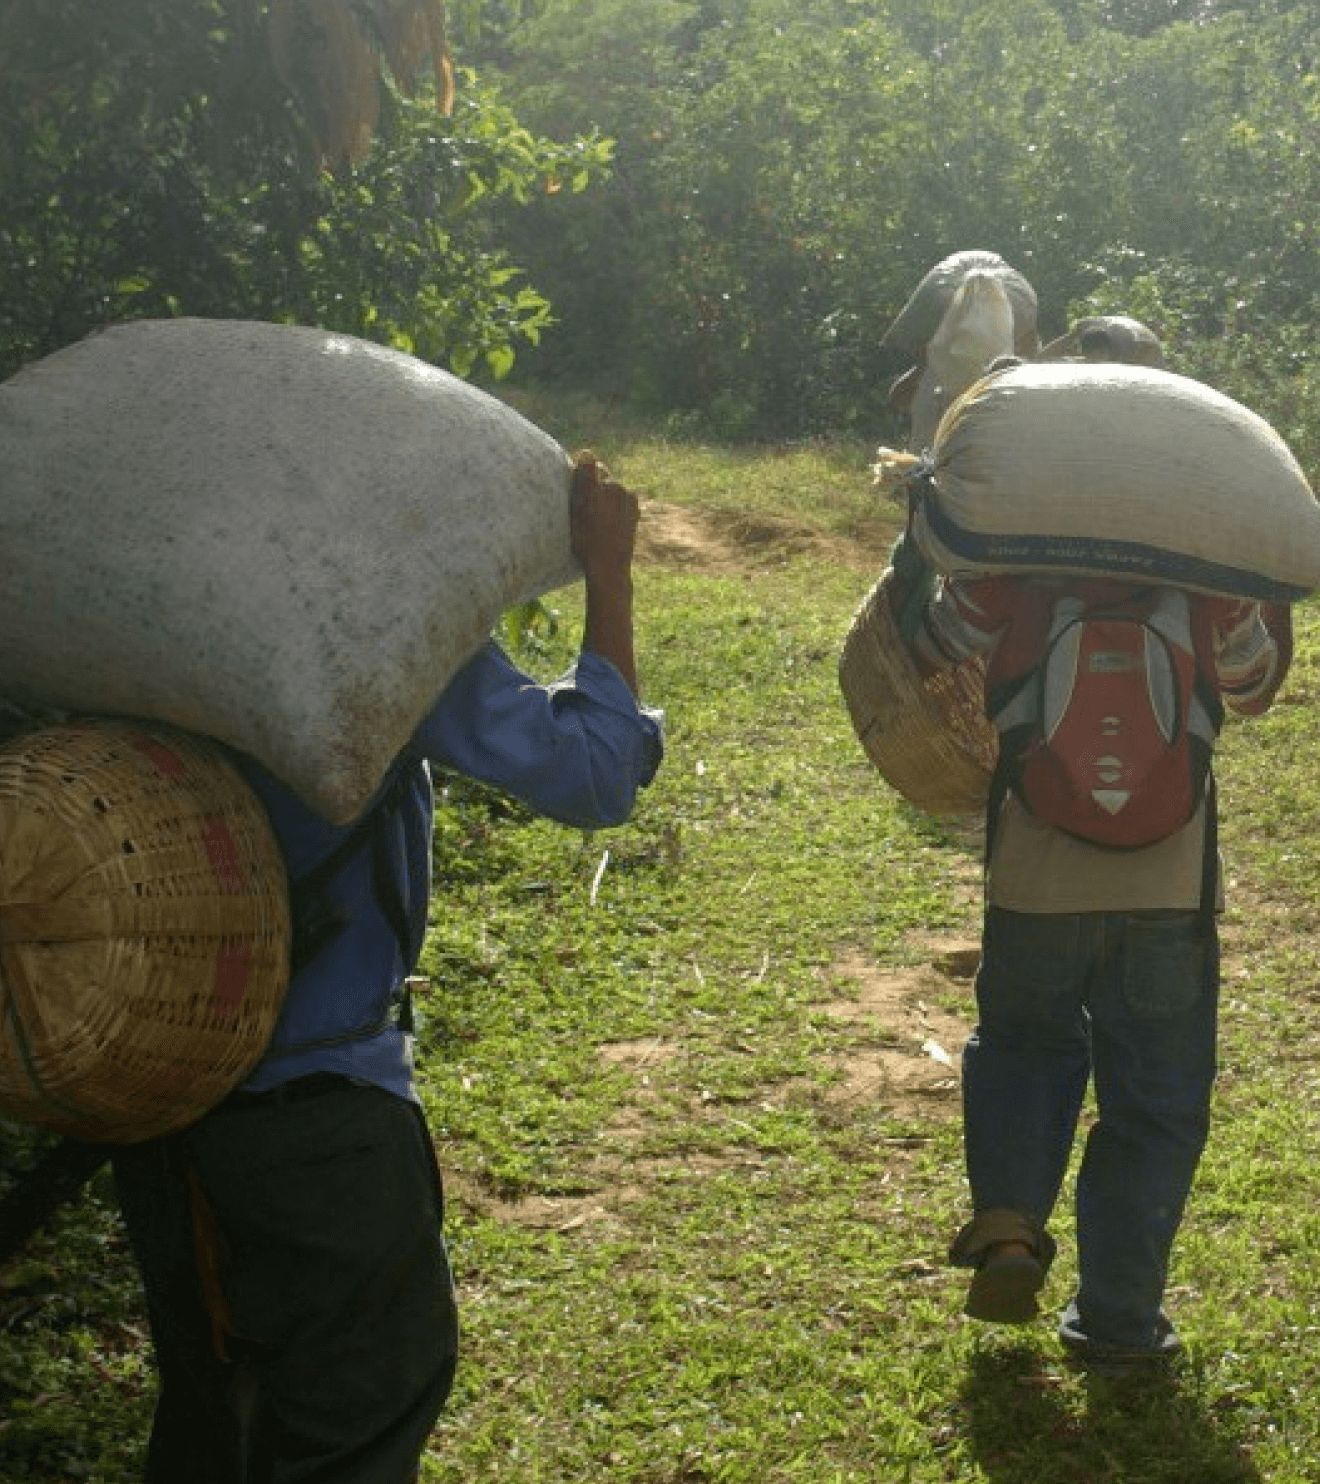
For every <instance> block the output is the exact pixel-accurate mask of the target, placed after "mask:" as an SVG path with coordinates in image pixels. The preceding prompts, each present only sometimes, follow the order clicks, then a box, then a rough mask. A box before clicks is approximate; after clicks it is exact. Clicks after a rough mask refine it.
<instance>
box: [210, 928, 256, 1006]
mask: <svg viewBox="0 0 1320 1484" xmlns="http://www.w3.org/2000/svg"><path fill="white" fill-rule="evenodd" d="M251 977H252V949H251V947H250V946H249V945H248V944H247V943H222V944H221V945H220V951H219V953H217V954H216V956H215V989H214V991H213V992H212V995H211V1006H212V1008H213V1009H214V1010H215V1013H216V1014H217V1015H220V1016H225V1015H232V1014H233V1013H234V1011H235V1010H237V1009H238V1007H239V1006H240V1005H241V1004H242V1003H243V996H244V995H245V994H246V993H247V986H248V980H249V979H250V978H251Z"/></svg>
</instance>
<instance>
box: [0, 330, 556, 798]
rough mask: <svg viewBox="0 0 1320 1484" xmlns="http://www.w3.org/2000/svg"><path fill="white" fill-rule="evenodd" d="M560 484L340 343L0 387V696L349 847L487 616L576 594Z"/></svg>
mask: <svg viewBox="0 0 1320 1484" xmlns="http://www.w3.org/2000/svg"><path fill="white" fill-rule="evenodd" d="M571 467H572V466H571V461H570V459H569V457H568V455H567V454H566V453H565V452H564V450H563V449H562V448H560V447H559V445H558V444H557V443H556V442H555V441H554V440H553V439H552V438H551V437H550V436H549V435H548V434H546V433H544V432H543V431H542V430H541V429H539V428H537V427H535V426H534V425H533V424H532V423H530V422H528V421H527V420H526V419H525V418H523V417H521V416H520V415H519V414H517V413H516V412H514V411H513V410H512V409H511V408H509V407H507V406H506V405H505V404H504V403H502V402H500V401H498V400H497V399H496V398H494V397H491V396H488V395H487V394H485V393H483V392H481V391H479V390H478V389H476V388H474V387H472V386H469V385H468V384H466V383H465V382H463V381H460V380H459V379H457V378H456V377H453V376H450V375H448V374H447V373H446V372H443V371H439V370H437V369H435V368H434V367H432V366H429V365H426V364H424V363H423V362H421V361H419V360H416V359H415V358H413V357H411V356H408V355H404V354H402V353H400V352H397V351H391V350H387V349H384V348H382V347H380V346H377V345H372V344H369V343H367V342H365V341H362V340H358V339H355V338H353V337H351V336H347V335H339V334H332V333H328V332H324V331H320V330H314V329H305V328H298V327H292V326H281V325H270V324H259V323H246V322H238V321H226V320H197V319H182V320H168V321H146V322H141V323H136V324H128V325H122V326H118V327H116V328H114V329H111V330H108V331H105V332H103V333H101V334H98V335H94V336H92V337H90V338H89V339H87V340H85V341H82V342H80V343H79V344H77V345H74V346H71V347H69V348H67V349H65V350H62V351H59V352H57V353H56V354H55V355H52V356H49V357H47V358H46V359H44V360H42V361H38V362H35V363H34V364H32V365H30V366H27V367H25V368H24V369H23V370H22V371H21V372H19V374H18V375H17V376H15V377H13V378H11V379H10V380H9V381H7V382H5V383H4V384H3V385H2V386H0V530H2V531H3V541H4V553H5V582H4V583H3V584H0V694H4V695H7V696H10V697H12V698H14V699H16V700H19V701H26V702H29V703H33V704H40V705H44V706H53V707H57V708H63V709H65V710H71V711H77V712H80V713H84V714H86V713H99V714H116V713H118V714H127V715H132V716H139V717H146V718H151V719H154V720H159V721H165V722H169V723H172V724H174V725H176V726H179V727H182V728H185V729H187V730H188V731H191V732H196V733H201V734H204V735H208V736H212V737H216V738H219V739H220V740H222V741H224V742H228V743H230V744H232V745H233V746H235V747H238V748H241V749H242V750H244V751H246V752H248V753H251V754H252V755H254V756H255V757H256V758H257V759H259V760H260V761H261V762H262V763H264V764H265V765H266V766H267V767H268V768H269V769H270V770H271V771H273V772H274V773H275V774H277V775H278V776H280V777H281V778H283V779H284V780H285V782H287V783H288V784H290V785H291V786H292V787H293V788H294V789H295V790H296V791H297V792H298V793H300V794H301V795H302V796H303V797H304V798H305V799H306V800H307V801H308V802H309V803H310V804H311V805H312V806H313V807H314V808H316V809H317V810H318V811H319V812H320V813H322V814H323V815H324V816H326V817H327V818H328V819H331V820H333V821H337V822H343V821H346V820H348V819H350V818H352V817H353V816H354V815H355V814H356V813H358V812H359V811H360V809H361V807H362V805H363V804H364V803H365V801H366V800H367V799H368V798H369V796H370V795H371V793H372V792H373V790H374V789H375V788H376V786H377V784H378V782H379V780H380V778H381V777H382V775H383V773H384V771H385V769H386V767H387V766H388V764H389V762H390V760H391V759H392V758H393V756H394V755H395V753H396V752H397V751H398V749H399V748H400V747H401V746H402V745H403V744H404V743H405V742H406V741H407V739H408V737H409V735H410V734H411V732H412V731H413V729H414V728H415V726H416V724H417V722H418V721H419V720H420V718H421V716H422V715H423V714H424V712H425V710H426V709H427V708H428V707H429V706H430V704H431V703H432V702H433V700H434V699H435V697H436V696H437V695H438V693H439V692H440V690H441V689H442V688H443V686H444V685H445V683H446V682H447V681H448V679H449V678H450V677H451V676H452V675H453V673H454V672H455V670H456V669H457V668H458V667H459V666H460V664H461V663H462V662H463V661H464V660H465V659H466V658H468V657H469V656H470V655H471V654H472V653H474V651H475V650H476V649H477V648H478V647H479V646H480V644H481V643H482V641H483V640H484V638H485V636H486V635H487V633H488V632H489V630H490V628H491V626H492V624H493V623H494V622H495V620H496V619H497V617H498V616H499V614H500V612H501V611H502V610H503V609H504V608H506V607H509V606H510V605H512V604H514V603H517V602H522V601H524V600H526V599H529V598H531V597H535V596H539V595H541V594H543V593H545V592H547V591H549V590H551V589H552V588H555V587H558V586H560V585H562V584H564V583H566V582H571V581H573V580H575V579H576V578H577V577H578V576H579V575H580V573H579V569H578V567H577V564H576V562H575V561H574V559H573V556H572V553H571V550H570V546H569V523H568V495H569V487H570V477H571Z"/></svg>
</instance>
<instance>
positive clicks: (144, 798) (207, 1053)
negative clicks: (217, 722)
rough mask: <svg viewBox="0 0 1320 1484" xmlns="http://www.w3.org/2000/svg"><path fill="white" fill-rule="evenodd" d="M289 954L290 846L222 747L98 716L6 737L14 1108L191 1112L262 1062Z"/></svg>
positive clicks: (8, 1053)
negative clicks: (284, 849) (285, 852)
mask: <svg viewBox="0 0 1320 1484" xmlns="http://www.w3.org/2000/svg"><path fill="white" fill-rule="evenodd" d="M289 949H290V928H289V905H288V888H287V882H286V877H285V869H284V864H283V860H282V857H281V855H280V851H279V847H278V845H277V843H276V841H275V838H274V835H273V833H272V831H271V827H270V824H269V822H268V820H267V818H266V814H265V811H264V809H263V808H262V806H261V804H260V802H259V801H258V800H257V798H256V796H255V795H254V794H253V793H252V792H251V790H250V789H249V788H248V787H247V785H246V784H245V783H244V781H243V779H242V778H241V777H240V776H239V774H238V773H237V772H236V771H235V770H234V768H233V767H232V766H231V765H230V764H229V763H228V762H227V761H226V760H225V759H224V758H223V757H222V755H221V754H220V752H219V751H218V749H216V748H215V747H214V746H212V745H211V744H209V743H207V742H204V741H202V740H200V739H198V738H195V737H191V736H186V735H184V734H181V733H177V732H172V731H170V730H167V729H165V728H162V727H158V726H155V725H152V726H150V727H146V726H137V725H134V724H131V723H123V722H112V721H92V722H87V723H80V724H73V725H67V726H60V727H54V728H47V729H45V730H41V731H36V732H32V733H29V734H28V735H25V736H20V737H18V738H15V739H13V740H11V741H10V742H8V743H7V744H6V745H5V746H4V747H0V1112H2V1113H4V1114H6V1115H7V1116H10V1117H13V1118H18V1119H21V1120H23V1121H25V1122H28V1123H33V1124H39V1125H42V1126H44V1127H46V1128H51V1129H55V1130H57V1131H59V1132H61V1133H64V1134H68V1135H71V1136H73V1137H75V1138H82V1139H89V1140H93V1141H98V1142H107V1143H133V1142H136V1141H138V1140H141V1139H146V1138H151V1137H154V1136H156V1135H158V1134H163V1133H167V1132H169V1131H171V1130H173V1129H177V1128H181V1127H183V1126H185V1125H187V1124H188V1123H191V1122H192V1121H193V1120H194V1119H196V1118H198V1117H200V1116H201V1115H202V1114H203V1113H204V1112H206V1110H207V1109H208V1108H210V1107H212V1106H214V1104H216V1103H217V1102H219V1101H220V1099H221V1098H223V1097H224V1096H225V1094H226V1093H227V1092H229V1091H230V1090H231V1089H232V1088H233V1087H234V1086H236V1085H237V1083H238V1082H240V1081H241V1080H242V1078H243V1077H244V1076H245V1075H246V1073H247V1072H248V1071H249V1070H250V1069H251V1068H252V1066H253V1065H254V1064H255V1063H256V1062H257V1060H258V1059H259V1058H260V1056H261V1053H262V1051H263V1050H264V1048H265V1046H266V1043H267V1041H268V1040H269V1039H270V1035H271V1032H272V1031H273V1029H274V1026H275V1020H276V1017H277V1015H278V1013H279V1007H280V1002H281V1000H282V998H283V995H284V991H285V989H286V987H287V983H288V974H289Z"/></svg>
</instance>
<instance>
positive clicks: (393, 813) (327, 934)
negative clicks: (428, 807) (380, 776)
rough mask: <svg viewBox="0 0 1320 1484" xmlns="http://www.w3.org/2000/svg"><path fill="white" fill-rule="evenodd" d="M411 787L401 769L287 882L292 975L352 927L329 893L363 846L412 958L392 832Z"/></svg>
mask: <svg viewBox="0 0 1320 1484" xmlns="http://www.w3.org/2000/svg"><path fill="white" fill-rule="evenodd" d="M410 782H411V779H410V776H409V773H408V770H407V768H405V767H400V768H399V769H398V771H397V772H396V773H395V776H394V778H393V779H392V780H391V782H390V784H389V786H388V787H387V788H386V789H385V791H384V792H383V793H381V794H380V795H378V797H377V798H376V800H375V802H374V803H373V804H372V805H371V806H370V807H369V808H368V809H367V810H366V811H365V812H364V813H363V815H362V816H361V818H359V819H357V820H355V821H354V823H353V826H352V828H351V829H350V830H349V832H348V834H346V835H345V836H344V838H343V839H342V840H341V841H340V842H339V844H338V845H336V846H335V847H334V849H333V850H331V851H330V852H329V854H327V855H325V856H323V857H322V858H321V859H320V860H319V861H317V863H316V864H315V865H314V866H313V867H312V868H311V869H310V870H308V871H305V872H304V873H303V874H302V875H301V876H299V877H298V878H297V879H296V880H294V881H291V882H290V883H289V904H290V908H291V911H292V916H293V962H292V971H293V973H295V974H297V973H299V972H300V971H301V970H302V969H304V968H306V967H307V965H308V964H309V963H311V962H312V960H313V959H315V958H317V957H318V956H319V955H320V954H321V953H323V952H324V951H325V950H326V949H327V948H328V947H329V946H330V944H331V943H332V942H334V940H335V939H336V938H337V937H338V936H339V934H340V933H341V932H343V930H344V928H345V927H346V926H347V925H348V919H347V916H346V914H345V913H344V912H343V910H342V909H341V908H338V907H336V906H335V905H334V903H333V902H332V900H331V899H330V897H329V896H328V893H327V888H328V887H329V885H330V883H331V882H332V881H333V880H334V878H335V877H336V876H337V875H338V874H339V872H340V871H342V870H343V868H344V867H345V866H346V865H347V864H348V862H349V861H350V860H351V859H352V858H353V856H355V855H356V854H357V853H358V852H359V851H360V850H362V849H363V847H364V846H365V845H366V844H367V843H368V841H370V844H371V885H372V890H373V891H374V892H375V894H376V900H377V903H378V904H379V906H380V909H381V911H382V912H383V913H384V914H385V918H386V920H387V921H388V922H389V925H390V927H391V928H392V929H393V931H394V934H395V936H396V937H397V938H398V940H399V947H400V950H401V951H402V953H403V955H404V962H405V963H407V964H411V963H412V958H411V957H409V954H410V950H411V946H412V944H411V939H412V933H411V931H410V928H409V925H408V917H407V912H406V910H405V908H404V904H403V898H402V896H401V895H400V893H399V883H398V881H397V880H396V878H395V875H394V872H393V871H392V870H391V864H392V863H391V860H390V849H389V846H390V827H391V826H392V824H393V821H394V820H395V819H396V818H397V817H398V814H399V809H400V806H401V805H402V803H403V799H404V796H405V794H406V793H407V790H408V787H409V784H410Z"/></svg>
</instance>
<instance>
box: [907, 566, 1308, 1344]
mask: <svg viewBox="0 0 1320 1484" xmlns="http://www.w3.org/2000/svg"><path fill="white" fill-rule="evenodd" d="M1034 580H1036V579H1028V578H1024V577H1016V576H1015V577H994V578H984V579H975V580H968V579H956V580H954V579H943V580H941V581H939V582H938V583H937V585H936V588H935V592H934V596H933V597H932V598H931V599H930V600H929V601H928V602H927V603H926V605H925V607H924V610H923V612H922V616H921V621H920V623H919V624H918V626H917V631H916V633H915V636H914V640H913V647H914V650H915V653H916V655H917V658H918V662H919V665H920V666H921V668H922V669H923V670H925V671H926V672H927V673H932V672H934V671H935V670H937V669H939V668H941V667H943V666H946V665H951V664H953V663H956V662H958V661H960V660H963V659H966V658H969V657H971V656H973V655H980V656H982V657H984V658H986V659H987V660H989V659H990V658H991V657H992V656H993V654H994V651H995V648H996V646H997V644H998V643H999V642H1000V640H1001V638H1002V637H1003V636H1004V634H1005V633H1006V631H1007V628H1008V624H1009V621H1010V618H1011V616H1012V613H1013V611H1014V604H1015V602H1019V601H1021V598H1022V592H1023V584H1024V583H1026V582H1028V581H1034ZM1191 611H1192V615H1193V622H1194V623H1195V624H1197V625H1200V626H1201V627H1202V632H1203V635H1204V639H1205V644H1204V648H1205V652H1208V653H1210V654H1212V655H1213V657H1214V669H1215V674H1214V676H1213V679H1214V681H1215V683H1216V684H1217V686H1218V689H1219V691H1220V693H1221V695H1222V696H1223V698H1224V700H1225V701H1226V702H1227V703H1228V704H1229V706H1230V707H1232V708H1233V709H1234V710H1236V711H1239V712H1241V713H1243V714H1246V715H1257V714H1259V713H1261V712H1263V711H1264V710H1266V709H1267V708H1268V706H1269V705H1270V703H1271V701H1272V700H1273V698H1274V695H1275V693H1276V692H1277V690H1278V688H1279V686H1280V685H1281V684H1282V682H1283V679H1284V676H1285V675H1286V673H1287V669H1288V664H1289V661H1290V658H1291V630H1290V624H1289V610H1288V609H1287V608H1280V607H1276V606H1274V605H1266V604H1257V603H1253V602H1247V601H1238V600H1231V599H1223V598H1210V597H1202V596H1194V597H1193V598H1192V602H1191ZM1214 809H1215V803H1214V793H1213V789H1211V790H1209V791H1208V793H1207V796H1206V799H1205V800H1204V801H1203V803H1202V805H1201V806H1200V808H1199V809H1198V811H1197V813H1196V814H1195V815H1194V816H1193V817H1192V819H1191V820H1190V821H1189V822H1188V823H1187V824H1186V825H1184V826H1183V827H1182V828H1181V829H1178V830H1177V831H1176V832H1175V833H1173V834H1172V835H1169V836H1166V837H1165V838H1164V839H1161V840H1159V841H1158V842H1157V843H1155V844H1153V845H1148V846H1144V847H1142V848H1140V849H1135V850H1115V849H1107V848H1105V847H1103V846H1099V845H1094V844H1091V843H1089V842H1087V841H1084V840H1081V839H1079V838H1077V837H1075V836H1073V835H1070V834H1067V833H1065V832H1064V831H1062V830H1060V829H1057V828H1054V827H1052V826H1050V825H1048V824H1046V823H1044V822H1043V821H1041V820H1040V819H1038V818H1036V817H1035V816H1034V815H1032V814H1031V813H1029V812H1028V810H1027V809H1026V807H1025V805H1024V804H1023V803H1022V802H1021V801H1020V800H1019V799H1018V798H1017V796H1016V795H1015V794H1013V793H1012V792H1011V791H1010V792H1009V793H1008V794H1007V796H1006V798H1005V799H1004V802H1003V806H1002V809H1001V811H1000V813H999V816H998V819H997V820H996V821H995V827H994V830H993V834H992V842H993V848H992V852H991V854H990V858H989V860H988V862H987V873H986V912H985V921H984V935H983V945H982V960H981V966H980V969H979V972H978V974H977V980H976V996H977V1008H978V1012H979V1019H978V1024H977V1026H976V1029H975V1030H974V1032H973V1033H972V1036H971V1038H970V1040H969V1041H968V1043H967V1046H966V1049H965V1051H964V1055H963V1105H964V1152H965V1158H966V1164H967V1175H968V1181H969V1184H970V1187H971V1196H972V1207H973V1216H972V1219H971V1221H969V1222H968V1223H967V1225H965V1226H964V1227H963V1228H962V1230H961V1231H960V1232H959V1233H958V1235H957V1237H956V1239H955V1241H954V1243H953V1246H952V1249H951V1252H950V1258H951V1261H953V1262H954V1263H955V1264H956V1265H959V1266H963V1267H968V1268H971V1269H972V1270H973V1277H972V1280H971V1287H970V1290H969V1293H968V1298H967V1305H966V1311H967V1313H968V1314H969V1315H971V1316H972V1317H973V1318H976V1319H982V1320H986V1321H989V1322H992V1323H996V1322H997V1323H1021V1322H1024V1321H1027V1320H1030V1319H1031V1318H1033V1317H1034V1316H1035V1315H1036V1314H1037V1312H1038V1306H1037V1294H1038V1292H1039V1290H1040V1288H1041V1286H1042V1284H1043V1283H1044V1280H1045V1275H1046V1273H1047V1271H1048V1269H1049V1265H1050V1262H1051V1260H1052V1259H1053V1256H1054V1251H1055V1244H1054V1241H1053V1240H1052V1238H1051V1237H1050V1235H1049V1232H1048V1230H1047V1226H1048V1222H1049V1219H1050V1216H1051V1213H1052V1212H1053V1210H1054V1206H1055V1202H1056V1201H1057V1199H1058V1196H1059V1191H1060V1188H1061V1186H1062V1183H1063V1179H1064V1175H1065V1172H1066V1170H1067V1166H1068V1162H1069V1157H1070V1154H1071V1150H1072V1144H1073V1139H1074V1136H1075V1134H1076V1130H1077V1124H1078V1119H1079V1116H1080V1113H1081V1108H1082V1102H1083V1098H1084V1095H1085V1093H1086V1089H1087V1085H1088V1082H1089V1081H1090V1080H1091V1079H1092V1078H1094V1087H1095V1098H1096V1104H1097V1108H1098V1113H1099V1117H1098V1119H1097V1121H1096V1123H1095V1125H1094V1126H1093V1128H1092V1129H1091V1131H1090V1133H1089V1135H1088V1136H1087V1139H1086V1147H1085V1152H1084V1154H1083V1158H1082V1163H1081V1168H1080V1171H1079V1174H1078V1180H1077V1206H1076V1226H1077V1251H1078V1282H1077V1288H1076V1291H1075V1293H1074V1295H1073V1297H1072V1299H1071V1301H1070V1302H1069V1304H1068V1306H1067V1308H1066V1310H1065V1312H1064V1315H1063V1320H1062V1325H1061V1328H1060V1338H1061V1339H1062V1341H1063V1343H1064V1345H1065V1347H1066V1348H1067V1349H1068V1351H1069V1352H1070V1354H1072V1355H1073V1356H1074V1357H1075V1358H1076V1359H1078V1360H1079V1361H1081V1362H1082V1363H1084V1364H1086V1365H1087V1366H1089V1367H1090V1368H1092V1369H1095V1370H1099V1371H1104V1372H1108V1373H1124V1372H1127V1371H1129V1370H1132V1369H1134V1368H1137V1367H1140V1366H1141V1365H1143V1364H1148V1363H1150V1362H1158V1361H1162V1360H1165V1359H1167V1358H1168V1357H1170V1356H1171V1355H1173V1354H1174V1353H1175V1352H1176V1351H1177V1350H1178V1349H1179V1347H1180V1341H1179V1339H1178V1336H1177V1333H1176V1331H1175V1330H1174V1327H1173V1325H1172V1323H1171V1322H1170V1320H1169V1318H1168V1316H1167V1315H1166V1314H1165V1312H1164V1309H1163V1306H1162V1303H1163V1295H1164V1288H1165V1280H1166V1276H1167V1271H1168V1264H1169V1256H1170V1251H1171V1249H1172V1246H1173V1241H1174V1237H1175V1235H1176V1233H1177V1231H1178V1227H1179V1224H1180V1222H1181V1219H1182V1214H1183V1209H1184V1205H1185V1203H1186V1200H1187V1196H1188V1193H1189V1191H1190V1189H1191V1186H1192V1181H1193V1177H1194V1175H1195V1173H1196V1168H1197V1165H1198V1162H1199V1160H1200V1157H1201V1153H1202V1150H1203V1149H1204V1147H1205V1142H1206V1137H1207V1134H1208V1130H1209V1118H1210V1100H1211V1090H1212V1087H1213V1083H1214V1078H1215V1054H1216V1053H1215V1046H1216V1011H1217V1002H1218V991H1219V944H1218V940H1217V932H1216V928H1215V923H1214V910H1213V909H1217V908H1218V906H1219V905H1220V903H1221V900H1222V898H1221V890H1222V889H1221V885H1220V880H1219V861H1218V852H1217V849H1216V848H1215V838H1216V837H1215V835H1214V833H1213V830H1214V827H1215V821H1214V818H1213V811H1214ZM1207 831H1211V832H1212V833H1210V834H1209V835H1207ZM1207 892H1208V893H1209V895H1207ZM1208 909H1209V910H1208Z"/></svg>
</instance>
